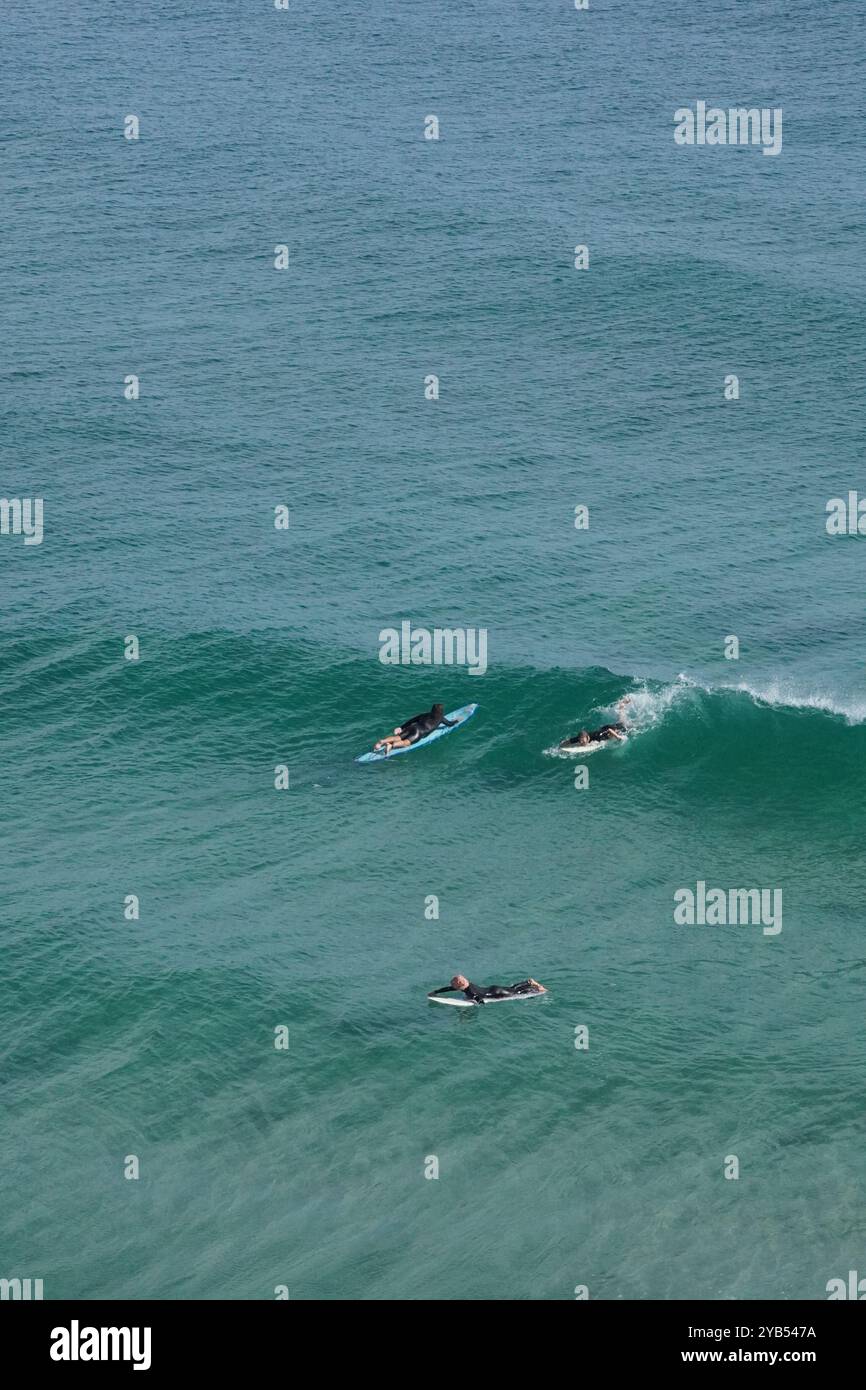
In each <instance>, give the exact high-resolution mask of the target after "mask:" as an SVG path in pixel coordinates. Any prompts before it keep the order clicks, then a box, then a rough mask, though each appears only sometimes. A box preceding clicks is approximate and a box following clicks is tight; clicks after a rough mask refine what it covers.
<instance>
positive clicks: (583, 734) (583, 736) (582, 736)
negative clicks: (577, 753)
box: [577, 729, 590, 745]
mask: <svg viewBox="0 0 866 1390" xmlns="http://www.w3.org/2000/svg"><path fill="white" fill-rule="evenodd" d="M577 741H578V743H579V744H581V745H583V744H584V743H589V741H590V738H589V734H588V733H587V731H586V729H581V731H580V733H579V734H578V736H577Z"/></svg>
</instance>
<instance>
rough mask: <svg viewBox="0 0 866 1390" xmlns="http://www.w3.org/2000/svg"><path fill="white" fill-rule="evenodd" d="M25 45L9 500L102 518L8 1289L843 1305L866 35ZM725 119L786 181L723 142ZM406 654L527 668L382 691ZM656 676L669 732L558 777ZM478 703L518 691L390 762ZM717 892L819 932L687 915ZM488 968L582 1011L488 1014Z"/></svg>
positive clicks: (10, 1209) (4, 179) (621, 33)
mask: <svg viewBox="0 0 866 1390" xmlns="http://www.w3.org/2000/svg"><path fill="white" fill-rule="evenodd" d="M3 28H4V38H3V60H4V67H5V74H4V82H3V93H4V100H3V107H2V114H0V153H2V159H0V200H2V201H0V205H2V207H3V209H4V214H5V216H4V222H5V224H6V231H5V236H4V252H3V255H2V258H0V301H2V304H3V330H2V337H0V387H2V390H0V448H2V485H0V492H2V495H3V496H4V497H7V498H19V497H21V498H24V497H29V498H34V497H41V498H43V499H44V516H45V521H44V526H45V532H44V539H43V541H42V543H41V544H40V545H24V543H23V540H22V538H21V537H16V536H14V535H3V536H0V569H2V585H3V588H2V592H3V603H2V609H0V728H2V738H3V748H4V753H5V757H4V763H5V768H4V771H5V778H4V795H3V798H2V803H0V817H2V844H3V850H4V873H3V879H4V890H5V891H4V894H3V908H2V914H0V916H2V943H3V969H2V972H0V1052H2V1064H0V1096H2V1116H3V1124H2V1138H0V1210H2V1219H0V1251H2V1260H0V1266H2V1267H0V1276H2V1277H15V1276H17V1277H32V1278H42V1279H43V1280H44V1286H45V1296H46V1298H64V1297H89V1298H103V1299H112V1298H160V1299H177V1298H231V1299H268V1298H273V1297H274V1291H275V1289H276V1288H277V1287H278V1286H285V1287H286V1288H287V1289H288V1290H289V1292H290V1296H291V1298H292V1299H301V1300H314V1299H327V1300H339V1299H351V1300H356V1299H380V1300H387V1299H437V1300H475V1299H482V1300H485V1299H517V1300H534V1299H544V1300H547V1299H571V1298H573V1297H574V1290H575V1287H576V1286H578V1285H585V1286H586V1287H587V1288H588V1290H589V1295H590V1298H601V1299H644V1298H662V1299H682V1298H687V1297H688V1298H699V1299H707V1300H712V1299H724V1300H728V1299H746V1298H777V1299H788V1298H806V1299H820V1298H823V1297H826V1292H825V1289H826V1283H827V1281H828V1280H829V1279H830V1278H833V1277H839V1276H841V1277H846V1276H847V1272H848V1270H849V1269H859V1270H861V1271H862V1269H863V1261H864V1259H866V1253H864V1244H866V1217H864V1170H863V1145H864V1137H866V1119H864V1110H863V1068H864V1039H863V1011H864V985H866V963H864V926H863V902H864V899H866V861H864V854H863V841H864V798H866V684H864V673H866V623H864V580H863V576H864V563H866V549H864V547H866V539H864V538H863V537H861V536H859V535H857V536H843V537H834V536H830V535H828V534H827V531H826V527H825V519H826V517H825V508H826V504H827V501H828V500H829V499H830V498H833V497H847V495H848V492H849V490H852V489H858V488H859V489H860V491H861V493H866V474H864V466H863V457H864V455H863V447H864V433H863V419H862V417H863V399H864V386H866V380H864V378H866V327H864V324H866V316H864V307H866V272H864V266H863V247H864V233H866V211H864V206H866V204H864V197H863V193H864V182H866V180H864V155H863V144H862V138H861V132H862V123H863V119H864V114H866V113H864V99H863V92H864V90H866V82H864V79H866V16H864V11H863V8H862V6H859V5H857V4H856V3H853V0H828V3H825V4H822V5H820V6H815V5H813V4H812V3H810V0H786V2H785V3H784V4H782V3H781V0H761V3H744V2H743V0H720V3H718V4H715V5H713V6H712V7H703V6H691V5H689V6H685V7H684V6H678V7H664V6H659V5H658V4H655V3H650V0H630V3H629V4H622V3H614V0H592V6H591V9H590V10H589V11H588V12H577V11H575V10H574V8H573V6H571V5H570V4H569V3H568V0H524V3H519V4H518V3H517V0H502V3H496V4H494V3H492V0H486V3H484V2H483V0H433V3H431V4H429V5H424V6H418V5H408V4H407V5H403V6H394V5H386V4H384V3H383V0H368V3H366V4H364V5H358V4H353V3H349V0H334V3H331V4H329V5H327V6H321V5H314V4H312V3H309V0H292V3H291V4H290V8H289V10H288V12H285V13H281V12H278V11H276V10H275V9H274V8H273V5H272V4H271V3H269V0H243V3H241V0H201V2H200V3H193V2H192V0H149V3H148V4H147V5H146V6H129V7H127V6H118V5H116V4H113V3H109V0H70V3H68V4H67V5H65V6H64V7H63V12H62V14H61V13H60V11H59V10H58V11H54V10H52V8H51V7H48V8H45V7H40V6H36V7H34V6H33V5H32V4H29V3H25V0H6V5H5V7H4V18H3ZM701 99H703V100H707V101H708V102H710V103H717V104H718V105H720V106H723V107H725V108H727V107H728V106H740V105H745V106H757V107H782V108H783V111H784V126H783V130H784V140H783V149H782V152H781V153H780V154H779V155H778V157H765V156H763V155H762V153H761V151H760V150H759V149H752V148H690V149H689V148H680V147H678V146H677V145H676V144H675V143H674V140H673V125H674V121H673V113H674V111H675V110H676V109H677V108H678V107H681V106H684V105H692V106H693V105H694V104H695V103H696V102H697V101H698V100H701ZM129 114H136V115H138V116H139V118H140V122H141V133H140V139H139V140H138V141H128V140H126V139H124V138H123V122H124V119H125V118H126V116H127V115H129ZM430 114H435V115H437V116H438V118H439V121H440V135H441V138H440V139H439V140H438V141H430V140H425V139H424V138H423V129H424V121H425V118H426V117H427V116H428V115H430ZM281 243H285V244H286V245H287V246H288V247H289V267H288V270H286V271H285V272H281V273H278V272H277V271H276V270H275V269H274V266H273V257H274V247H275V246H276V245H277V244H281ZM577 244H587V245H588V246H589V248H590V267H589V269H588V270H586V271H577V270H575V268H574V266H573V256H574V247H575V246H576V245H577ZM130 373H135V374H136V375H138V376H139V377H140V381H141V396H140V399H138V400H136V401H129V400H126V399H124V390H123V386H124V379H125V378H126V376H127V375H128V374H130ZM431 373H435V374H436V375H437V376H438V377H439V378H440V383H441V385H440V398H439V399H438V400H436V401H428V400H426V399H425V395H424V380H425V377H427V376H428V375H429V374H431ZM730 373H735V374H736V375H737V376H738V377H739V380H740V397H739V399H738V400H735V401H731V400H726V399H725V398H724V389H723V388H724V381H725V377H726V376H727V375H728V374H730ZM281 504H283V505H286V506H288V507H289V508H290V514H291V524H290V527H289V529H288V531H278V530H276V529H275V528H274V524H273V517H274V508H275V507H276V506H279V505H281ZM580 504H585V505H586V506H588V507H589V509H590V517H591V522H590V527H589V529H588V530H585V531H583V530H577V529H575V526H574V509H575V507H576V506H578V505H580ZM403 620H410V621H411V622H413V623H414V624H416V625H419V626H423V627H427V628H431V629H432V628H435V627H452V628H453V627H458V628H474V629H478V628H483V629H485V630H486V632H487V634H488V669H487V670H486V672H485V673H484V674H483V675H471V674H470V673H469V671H468V670H467V669H466V668H459V667H456V666H451V667H446V668H441V667H439V668H437V667H423V666H417V667H412V666H409V667H400V666H397V667H394V666H387V665H384V664H383V663H382V662H381V661H380V660H379V659H378V654H379V633H380V631H381V630H382V629H383V628H385V627H388V626H392V625H393V626H399V624H400V623H401V622H402V621H403ZM130 635H135V636H136V637H137V638H138V639H139V642H140V658H139V660H137V661H128V660H125V659H124V644H125V640H126V639H127V637H128V636H130ZM731 635H735V636H737V637H738V639H739V643H740V651H739V657H738V659H735V660H731V659H726V656H725V639H726V638H727V637H729V636H731ZM626 693H628V694H631V695H632V697H633V704H632V715H633V736H632V737H631V738H630V739H629V741H628V743H627V744H625V745H624V746H622V747H616V748H611V749H605V750H603V751H601V752H598V753H597V754H594V755H592V756H591V757H587V758H586V760H585V764H583V763H581V761H580V760H576V759H573V758H572V759H566V758H562V757H558V756H552V755H551V753H550V752H549V750H550V749H551V748H552V747H553V746H555V744H556V743H557V742H558V740H559V739H560V738H561V737H563V735H565V734H566V733H572V732H574V731H575V730H577V729H578V728H580V727H581V726H583V725H584V724H591V723H597V722H601V721H602V720H603V719H605V718H607V717H609V715H610V711H611V709H612V707H613V704H614V703H615V701H616V700H617V699H618V698H619V697H620V696H621V695H623V694H626ZM439 699H441V700H442V701H443V702H444V703H445V707H446V709H453V708H455V707H456V706H458V705H462V704H465V703H467V702H469V701H470V700H477V701H478V702H479V706H480V707H479V711H478V714H477V715H476V717H475V718H474V719H473V721H472V723H471V724H470V725H468V726H467V727H466V729H464V730H460V731H459V732H456V733H455V734H454V735H452V736H449V737H448V738H445V739H442V740H440V741H439V742H437V743H436V744H435V745H434V746H432V747H430V748H426V749H424V750H423V751H419V752H418V753H417V754H414V753H413V754H412V755H411V756H408V757H403V758H399V759H397V760H396V761H394V762H392V763H386V764H384V765H375V766H371V767H359V766H357V765H356V764H355V762H354V758H355V756H356V755H357V754H359V753H360V752H362V751H364V750H365V749H366V748H368V747H369V746H370V743H371V742H372V740H373V738H374V737H376V736H378V735H379V734H381V733H384V732H386V731H388V730H390V729H391V728H393V727H394V725H395V724H397V723H398V722H399V721H400V720H401V719H403V718H405V717H407V716H408V715H410V714H412V713H414V712H416V711H417V710H418V709H422V708H424V707H426V706H429V705H430V704H431V703H432V702H433V701H434V700H439ZM281 764H284V765H286V766H287V767H288V768H289V770H290V786H289V789H288V790H287V791H277V790H275V787H274V769H275V767H277V766H278V765H281ZM582 765H585V766H586V768H587V769H588V773H589V785H588V786H586V787H578V786H576V785H575V783H576V780H579V779H576V777H575V773H576V769H577V768H578V767H579V766H582ZM699 881H702V882H705V883H706V884H707V885H708V886H709V887H721V888H725V889H728V888H760V889H766V890H771V891H778V892H780V893H781V894H782V901H783V922H782V929H781V931H779V932H777V933H776V934H773V935H770V934H767V933H765V932H764V930H763V929H762V926H761V925H760V924H750V925H726V926H709V925H694V926H689V925H678V924H677V923H676V922H675V921H674V906H675V899H674V895H675V893H676V892H677V891H678V890H680V889H682V888H688V887H691V888H695V885H696V884H697V883H698V882H699ZM129 894H135V895H137V896H138V898H139V901H140V917H139V919H138V920H132V921H130V920H126V918H125V915H124V903H125V900H126V898H127V895H129ZM431 895H435V897H436V898H437V899H438V903H439V915H438V919H433V920H430V919H428V915H425V904H426V902H427V900H428V899H429V898H430V896H431ZM455 971H462V972H464V973H466V974H467V975H469V976H470V977H471V978H472V979H474V980H476V981H478V982H481V983H492V982H505V983H507V982H509V981H511V980H514V979H518V978H522V977H523V976H525V975H527V974H532V975H534V976H536V977H537V978H539V979H541V980H542V981H544V983H545V984H546V985H547V986H548V988H549V994H548V996H547V997H546V998H545V999H544V1000H540V1001H532V1002H528V1003H525V1004H522V1005H520V1006H519V1007H518V1006H517V1005H515V1006H514V1008H513V1009H510V1010H506V1009H504V1008H503V1009H487V1010H483V1009H482V1010H474V1011H466V1012H465V1013H463V1012H462V1011H457V1010H447V1009H436V1008H433V1007H431V1006H429V1005H428V1004H427V1002H426V999H425V993H426V991H427V990H428V989H430V988H432V987H434V986H437V985H440V984H444V983H445V982H446V981H447V979H448V978H449V977H450V976H451V975H452V974H453V973H454V972H455ZM581 1025H582V1026H584V1027H585V1028H587V1029H588V1030H589V1033H588V1036H589V1047H588V1050H582V1049H578V1048H576V1047H575V1029H576V1028H578V1027H579V1026H581ZM281 1026H282V1027H285V1028H287V1029H288V1034H289V1046H288V1050H285V1051H283V1050H278V1049H276V1048H275V1046H274V1038H275V1033H274V1030H275V1029H277V1028H279V1027H281ZM130 1155H134V1156H135V1157H136V1158H137V1159H138V1162H139V1165H140V1168H139V1173H140V1175H139V1177H138V1179H137V1180H129V1179H127V1178H126V1177H125V1176H124V1170H125V1165H127V1160H128V1156H130ZM729 1156H735V1157H736V1158H737V1159H738V1161H739V1177H738V1178H737V1179H736V1180H733V1179H726V1177H725V1169H726V1164H727V1165H728V1167H730V1158H729ZM434 1157H435V1159H436V1160H437V1163H438V1178H436V1179H431V1178H428V1177H426V1176H425V1172H429V1171H430V1170H431V1166H432V1165H431V1160H432V1159H433V1158H434Z"/></svg>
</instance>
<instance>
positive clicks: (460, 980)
mask: <svg viewBox="0 0 866 1390" xmlns="http://www.w3.org/2000/svg"><path fill="white" fill-rule="evenodd" d="M468 984H469V981H468V980H467V978H466V976H465V975H454V976H452V979H451V988H452V989H465V988H466V986H467V985H468Z"/></svg>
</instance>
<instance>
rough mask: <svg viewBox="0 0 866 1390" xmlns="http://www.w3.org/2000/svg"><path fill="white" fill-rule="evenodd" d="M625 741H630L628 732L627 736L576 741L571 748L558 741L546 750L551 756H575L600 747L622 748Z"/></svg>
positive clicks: (592, 751)
mask: <svg viewBox="0 0 866 1390" xmlns="http://www.w3.org/2000/svg"><path fill="white" fill-rule="evenodd" d="M624 743H628V734H626V736H625V738H599V739H596V740H595V742H594V743H576V744H574V746H573V747H571V748H563V747H562V746H561V745H560V744H558V743H557V744H554V746H553V747H552V748H545V750H544V751H545V753H546V754H547V756H548V757H549V758H575V757H579V756H580V755H581V754H582V753H597V752H598V750H599V748H621V747H622V745H623V744H624Z"/></svg>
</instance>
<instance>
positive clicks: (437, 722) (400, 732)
mask: <svg viewBox="0 0 866 1390" xmlns="http://www.w3.org/2000/svg"><path fill="white" fill-rule="evenodd" d="M459 723H460V720H459V719H446V718H445V706H444V705H434V706H433V708H432V709H430V710H428V711H427V712H426V714H413V715H412V718H411V719H407V720H406V723H405V724H399V725H398V726H397V728H396V729H395V730H394V732H393V734H386V735H385V737H384V738H380V739H379V742H378V743H376V744H374V745H373V752H374V753H381V752H382V751H383V749H384V752H385V756H386V757H387V756H388V754H389V753H391V752H392V751H393V750H394V749H395V748H411V746H412V744H413V743H417V742H418V740H419V739H421V738H426V737H427V735H428V734H432V733H433V732H434V731H435V730H436V729H438V728H440V727H444V728H446V729H454V728H456V727H457V725H458V724H459Z"/></svg>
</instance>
